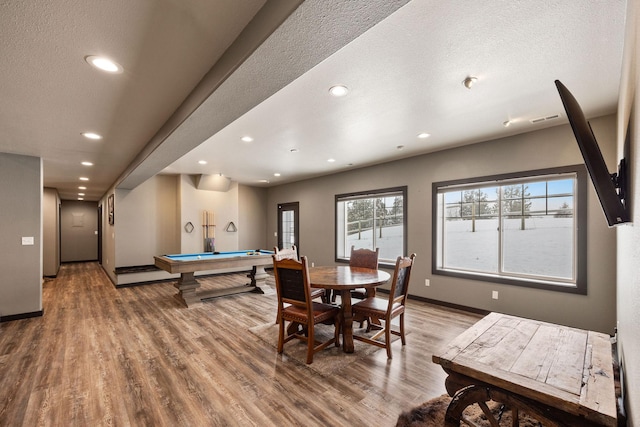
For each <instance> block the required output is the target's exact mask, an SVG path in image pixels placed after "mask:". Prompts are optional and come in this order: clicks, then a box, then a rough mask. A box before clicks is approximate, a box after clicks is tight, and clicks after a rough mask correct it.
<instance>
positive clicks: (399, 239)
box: [336, 187, 407, 265]
mask: <svg viewBox="0 0 640 427" xmlns="http://www.w3.org/2000/svg"><path fill="white" fill-rule="evenodd" d="M406 209H407V187H397V188H387V189H382V190H372V191H366V192H360V193H350V194H339V195H336V260H338V261H341V260H342V261H343V260H349V256H350V254H351V246H352V245H353V246H355V247H356V249H358V248H366V249H371V250H375V248H380V255H379V262H380V263H381V264H392V265H393V264H395V262H396V259H397V257H398V256H401V255H405V253H406V238H405V236H406V221H407V215H406Z"/></svg>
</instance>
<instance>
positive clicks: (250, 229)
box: [236, 185, 272, 249]
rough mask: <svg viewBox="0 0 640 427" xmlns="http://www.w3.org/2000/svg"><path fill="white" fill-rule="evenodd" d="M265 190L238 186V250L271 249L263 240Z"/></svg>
mask: <svg viewBox="0 0 640 427" xmlns="http://www.w3.org/2000/svg"><path fill="white" fill-rule="evenodd" d="M266 206H267V190H266V188H258V187H248V186H246V185H240V186H238V222H237V223H236V226H237V227H238V249H272V246H271V247H270V246H268V245H267V244H266V240H265V237H264V235H265V230H266V229H267V217H266V216H265V209H266Z"/></svg>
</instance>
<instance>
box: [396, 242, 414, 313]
mask: <svg viewBox="0 0 640 427" xmlns="http://www.w3.org/2000/svg"><path fill="white" fill-rule="evenodd" d="M415 257H416V254H411V256H409V257H402V256H399V257H398V259H397V260H396V268H395V270H394V271H393V281H392V282H391V289H390V292H389V310H390V309H391V307H392V306H393V305H394V304H396V303H400V304H402V305H404V304H405V302H406V299H407V293H408V292H409V279H410V278H411V269H412V268H413V260H414V259H415Z"/></svg>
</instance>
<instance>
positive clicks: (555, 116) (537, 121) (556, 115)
mask: <svg viewBox="0 0 640 427" xmlns="http://www.w3.org/2000/svg"><path fill="white" fill-rule="evenodd" d="M557 118H560V114H553V115H551V116H544V117H537V118H535V119H531V120H529V121H530V122H531V123H533V124H534V125H535V124H537V123H542V122H548V121H549V120H555V119H557Z"/></svg>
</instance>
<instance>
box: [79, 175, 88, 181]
mask: <svg viewBox="0 0 640 427" xmlns="http://www.w3.org/2000/svg"><path fill="white" fill-rule="evenodd" d="M80 181H89V178H87V177H86V176H81V177H80Z"/></svg>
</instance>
